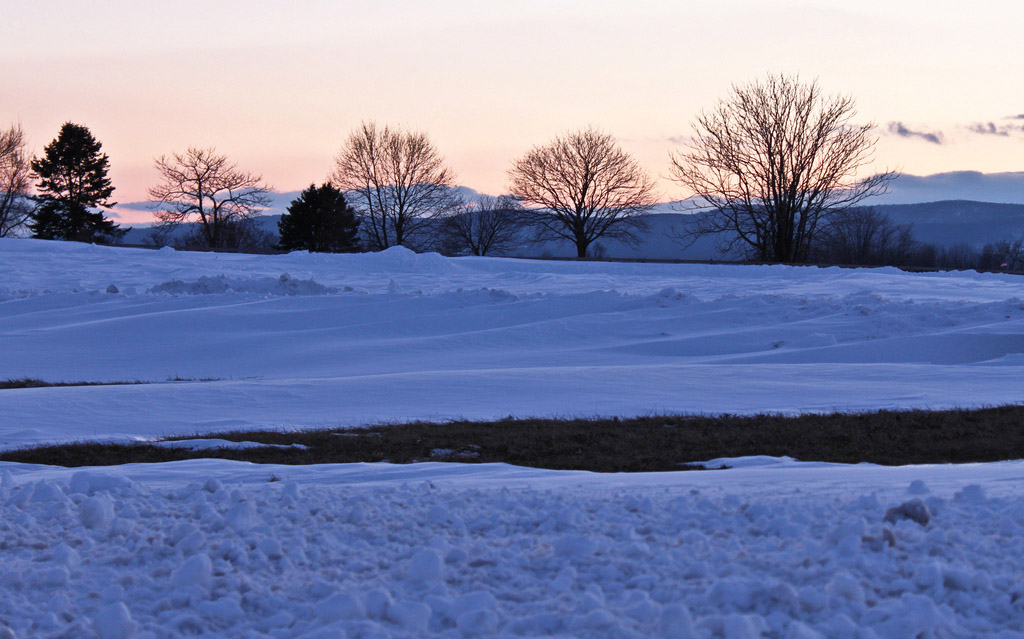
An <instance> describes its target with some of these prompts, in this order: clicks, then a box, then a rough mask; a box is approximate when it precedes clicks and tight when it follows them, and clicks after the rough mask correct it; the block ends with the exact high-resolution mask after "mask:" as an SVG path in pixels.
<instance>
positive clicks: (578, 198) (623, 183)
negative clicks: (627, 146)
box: [508, 129, 655, 257]
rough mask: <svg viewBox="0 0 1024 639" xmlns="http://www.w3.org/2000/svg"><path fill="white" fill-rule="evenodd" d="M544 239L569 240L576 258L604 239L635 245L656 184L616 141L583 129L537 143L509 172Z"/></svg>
mask: <svg viewBox="0 0 1024 639" xmlns="http://www.w3.org/2000/svg"><path fill="white" fill-rule="evenodd" d="M508 175H509V179H510V180H511V189H510V190H511V193H512V195H513V196H515V198H516V199H517V200H519V201H520V202H522V203H524V204H526V205H527V206H528V207H531V208H530V209H528V212H529V213H530V220H531V222H532V224H533V225H534V226H535V227H536V228H537V229H539V231H540V237H541V238H543V239H558V238H561V239H566V240H569V241H571V242H573V243H574V244H575V245H576V254H577V256H578V257H586V255H587V248H588V247H589V246H590V244H591V243H592V242H594V240H597V239H599V238H602V237H608V238H612V239H617V240H620V241H623V242H626V243H628V244H633V243H635V242H636V241H637V240H638V239H639V236H638V233H639V232H640V231H642V230H643V229H644V228H645V227H646V223H645V221H644V218H643V215H644V214H645V213H646V212H647V211H648V209H649V208H650V207H651V206H652V205H653V204H654V203H655V195H654V182H653V181H652V180H651V178H650V177H649V176H648V175H647V174H646V173H645V172H644V171H643V169H641V168H640V165H639V164H637V162H636V160H634V159H633V158H632V157H631V156H630V155H628V154H627V153H626V152H625V151H623V150H622V149H621V148H619V146H618V145H617V144H615V139H614V138H613V137H612V136H611V135H609V134H607V133H602V132H600V131H597V130H595V129H584V130H582V131H576V132H573V133H569V134H567V135H564V136H561V137H558V138H555V139H554V141H552V142H551V143H549V144H547V145H545V146H538V147H534V148H533V149H532V150H531V151H529V152H528V153H527V154H526V155H524V156H523V157H522V158H520V159H519V160H516V162H515V164H513V165H512V168H511V169H510V170H509V172H508Z"/></svg>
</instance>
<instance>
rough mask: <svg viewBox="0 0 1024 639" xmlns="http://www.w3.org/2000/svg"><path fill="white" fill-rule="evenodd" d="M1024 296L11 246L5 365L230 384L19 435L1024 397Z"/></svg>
mask: <svg viewBox="0 0 1024 639" xmlns="http://www.w3.org/2000/svg"><path fill="white" fill-rule="evenodd" d="M284 274H288V275H287V276H285V275H284ZM282 278H284V281H282ZM111 285H113V288H110V287H111ZM108 288H110V290H115V289H116V290H117V291H118V292H116V293H107V292H105V291H107V290H108ZM1022 299H1024V278H1021V277H1017V276H1009V275H979V274H976V273H969V274H968V273H961V274H918V275H912V274H907V273H902V272H899V271H896V270H894V269H860V270H849V269H847V270H844V269H815V268H790V267H755V266H722V265H718V266H702V265H674V264H647V265H637V264H602V263H573V262H531V261H517V260H508V259H479V258H463V259H445V258H443V257H441V256H438V255H436V254H430V255H415V254H413V253H411V252H409V251H406V250H404V249H401V248H398V249H392V250H390V251H387V252H385V253H381V254H370V255H309V254H299V253H294V254H290V255H282V256H250V255H224V254H212V253H184V252H176V251H174V250H171V249H165V250H161V251H151V250H143V249H115V248H106V247H97V246H87V245H80V244H73V243H60V242H41V241H30V240H6V241H4V240H0V353H3V357H2V358H0V379H3V378H11V377H22V376H29V377H38V378H42V379H44V380H47V381H61V380H62V381H114V380H142V381H153V382H166V380H167V379H168V378H175V377H181V378H217V379H219V380H221V381H215V382H196V383H180V382H179V383H155V384H150V385H138V386H103V387H77V388H47V389H25V390H9V391H4V392H3V393H0V446H8V447H9V446H14V445H21V444H25V443H30V442H38V441H48V440H54V439H67V438H82V437H96V438H103V437H126V436H143V437H148V436H155V435H165V434H181V433H201V432H204V431H210V430H223V429H225V428H279V427H292V426H311V425H313V426H315V425H358V424H362V423H367V422H379V421H390V420H406V419H413V418H427V419H444V418H451V417H466V418H495V417H501V416H506V415H510V414H513V415H519V416H526V415H534V416H540V415H563V416H590V415H597V414H601V415H613V414H618V415H636V414H646V413H650V412H705V413H706V412H734V413H751V412H761V411H828V410H832V409H844V410H856V409H871V408H880V407H888V408H905V407H931V408H939V407H953V406H974V405H982V404H1001V403H1009V402H1018V401H1021V400H1022V399H1024V393H1022V392H1021V385H1020V383H1019V380H1020V379H1021V378H1022V373H1024V302H1022V301H1021V300H1022Z"/></svg>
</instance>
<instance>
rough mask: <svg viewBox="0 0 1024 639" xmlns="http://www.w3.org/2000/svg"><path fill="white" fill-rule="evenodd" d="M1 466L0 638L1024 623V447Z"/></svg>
mask: <svg viewBox="0 0 1024 639" xmlns="http://www.w3.org/2000/svg"><path fill="white" fill-rule="evenodd" d="M762 461H764V460H762ZM0 475H2V476H3V479H2V482H0V556H2V558H3V561H2V562H0V621H2V622H3V623H4V624H6V625H7V626H8V630H9V631H10V632H8V633H7V634H5V631H4V629H3V628H2V627H0V636H3V637H10V636H12V635H13V636H15V637H18V638H25V637H69V638H70V637H76V638H77V637H92V636H96V637H100V638H103V639H113V638H117V639H122V638H128V637H136V638H151V637H152V638H156V637H191V636H198V637H247V638H256V637H267V638H269V637H275V638H278V637H280V638H283V637H308V638H314V637H316V638H323V639H334V638H339V637H341V638H345V637H347V638H349V639H354V638H357V637H424V636H438V637H453V638H454V637H478V636H480V637H490V636H500V637H518V636H541V637H609V638H616V639H620V638H621V639H625V638H632V637H636V638H647V637H677V638H678V637H684V638H685V637H700V638H704V639H711V638H716V637H717V638H727V639H754V638H757V637H769V638H771V637H778V638H789V639H813V638H821V637H829V638H836V639H839V638H843V639H846V638H848V639H856V638H861V639H877V638H882V639H907V638H913V637H921V638H926V637H935V638H945V637H997V638H1002V639H1010V638H1011V637H1016V638H1020V637H1024V580H1022V579H1021V575H1024V500H1022V499H1021V498H1022V492H1024V491H1022V488H1024V484H1022V482H1024V463H1022V462H1006V463H997V464H984V465H962V466H916V467H909V466H908V467H901V468H882V467H874V466H866V465H860V466H835V465H820V464H818V465H816V464H799V463H782V464H776V465H772V466H765V467H757V466H753V467H746V468H738V469H734V470H725V471H705V472H688V473H657V474H633V475H595V474H590V473H580V472H553V471H542V470H533V469H525V468H516V467H511V466H505V465H501V464H493V465H461V464H414V465H409V466H391V465H387V464H349V465H333V466H306V467H283V466H274V467H253V466H251V465H248V464H243V463H239V462H230V461H223V460H198V461H189V462H176V463H170V464H153V465H129V466H122V467H117V468H105V469H88V470H85V471H80V470H66V469H54V468H47V467H39V466H24V465H18V464H4V465H0ZM272 477H277V478H280V479H281V481H275V482H272V481H269V480H270V479H271V478H272ZM913 500H920V503H919V509H920V513H926V515H927V517H928V519H927V521H925V520H924V519H923V518H920V517H919V519H921V522H922V523H923V525H922V523H918V522H917V521H914V520H912V519H907V518H904V517H902V516H891V517H889V518H888V521H886V513H887V511H888V510H889V509H890V508H894V507H898V506H900V505H901V504H904V503H906V502H913ZM920 513H918V514H919V515H920Z"/></svg>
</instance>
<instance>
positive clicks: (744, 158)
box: [671, 75, 896, 262]
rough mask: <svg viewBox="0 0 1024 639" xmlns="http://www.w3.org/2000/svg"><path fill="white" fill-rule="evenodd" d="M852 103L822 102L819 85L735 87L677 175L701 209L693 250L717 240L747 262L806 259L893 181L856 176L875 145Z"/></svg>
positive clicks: (703, 121)
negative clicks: (708, 238)
mask: <svg viewBox="0 0 1024 639" xmlns="http://www.w3.org/2000/svg"><path fill="white" fill-rule="evenodd" d="M855 115H856V110H855V107H854V102H853V99H852V98H849V97H844V96H831V97H829V96H824V95H822V93H821V89H819V87H818V84H817V82H811V83H810V84H805V83H802V82H800V81H799V79H798V78H796V77H790V76H784V75H773V76H769V77H768V78H767V79H766V80H764V81H762V82H755V83H752V84H750V85H747V86H739V87H733V91H732V94H731V95H730V96H729V97H728V98H727V99H725V100H722V101H721V102H719V103H718V105H717V106H716V107H715V108H714V109H712V110H711V111H707V112H704V113H702V114H700V115H699V116H698V117H697V120H696V122H695V123H694V125H693V128H694V132H695V133H694V137H693V140H692V141H691V143H690V145H689V149H688V150H687V151H685V152H682V153H679V154H675V155H673V157H672V166H671V171H672V176H673V178H674V179H675V180H676V181H677V182H679V183H680V184H681V185H683V186H684V187H686V188H687V189H689V190H690V191H691V192H693V193H694V195H695V197H696V199H697V201H698V202H699V203H700V204H701V205H703V208H704V209H705V211H704V212H703V213H702V214H700V215H698V216H694V220H693V222H692V223H691V224H690V225H688V227H686V228H685V229H684V230H683V231H682V232H681V233H680V234H679V235H680V238H681V239H683V240H685V241H688V242H690V243H692V241H693V240H695V239H696V238H697V237H700V236H703V235H711V234H719V238H720V242H719V248H720V250H722V251H729V250H732V249H733V248H734V247H735V246H736V245H739V246H741V247H743V248H745V249H746V252H747V254H748V256H749V257H752V258H754V259H758V260H762V261H772V262H804V261H806V260H807V259H808V255H809V253H810V250H811V248H812V247H813V245H814V239H815V236H816V235H817V234H818V233H819V232H820V231H821V230H822V229H824V228H825V226H826V222H827V220H828V218H829V217H830V216H832V215H834V214H836V213H837V212H840V211H845V210H847V209H849V208H850V207H852V206H854V205H856V204H857V203H858V202H860V201H862V200H864V199H865V198H867V197H869V196H872V195H875V194H879V193H883V192H885V190H886V183H887V182H888V181H889V180H891V179H893V178H894V177H895V176H896V174H895V173H892V172H886V173H879V174H875V175H870V176H867V177H864V178H861V177H859V176H858V173H859V172H860V170H861V169H862V168H863V167H864V166H865V165H866V164H867V163H868V162H869V160H870V158H871V154H872V152H873V150H874V145H875V140H874V138H873V137H872V136H871V134H870V132H871V130H872V128H873V125H871V124H861V125H857V124H853V122H852V120H853V118H854V116H855Z"/></svg>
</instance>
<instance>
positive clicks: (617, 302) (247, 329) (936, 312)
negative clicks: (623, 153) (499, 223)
mask: <svg viewBox="0 0 1024 639" xmlns="http://www.w3.org/2000/svg"><path fill="white" fill-rule="evenodd" d="M1021 299H1024V279H1021V278H1015V277H1012V276H1005V275H979V274H976V273H944V274H907V273H902V272H899V271H896V270H894V269H860V270H842V269H813V268H792V267H757V266H749V267H746V266H703V265H676V264H643V265H640V264H604V263H577V262H532V261H517V260H507V259H480V258H464V259H446V258H443V257H440V256H438V255H416V254H413V253H411V252H409V251H405V250H404V249H391V250H389V251H385V252H382V253H378V254H369V255H311V254H305V253H292V254H289V255H281V256H247V255H234V254H232V255H225V254H213V253H183V252H177V251H173V250H160V251H147V250H133V249H114V248H106V247H98V246H87V245H80V244H74V243H61V242H42V241H32V240H0V353H3V357H2V358H0V379H4V378H15V377H26V376H28V377H39V378H43V379H45V380H50V381H61V380H63V381H78V380H81V381H135V380H138V381H145V382H152V383H148V384H136V385H115V386H89V387H61V388H36V389H16V390H3V391H0V445H2V446H4V447H14V446H21V445H26V444H31V443H38V442H47V441H67V440H80V439H104V440H111V439H113V440H140V439H143V440H145V439H151V438H154V437H159V436H163V435H187V436H189V437H191V439H190V440H186V441H184V442H183V443H178V444H169V445H179V446H188V447H192V448H197V449H200V450H201V449H203V448H208V447H220V446H225V445H233V446H234V445H239V446H248V445H252V444H253V443H252V442H242V443H230V442H224V441H222V440H217V439H213V438H207V437H204V435H205V434H207V433H210V432H213V431H218V430H225V429H246V428H282V429H288V428H295V427H308V426H318V425H332V426H353V425H360V424H364V423H380V422H387V421H390V420H400V419H444V418H449V417H477V418H490V417H503V416H506V415H518V416H529V415H560V416H571V415H597V414H601V415H637V414H650V413H657V412H663V411H668V412H700V413H716V412H731V413H755V412H764V411H770V412H808V411H811V412H813V411H825V410H832V409H842V410H857V409H870V408H908V407H944V406H979V405H986V404H999V403H1005V402H1019V401H1020V400H1021V395H1020V383H1019V380H1020V378H1021V373H1022V372H1024V371H1022V370H1021V368H1022V367H1024V338H1022V337H1021V336H1022V335H1024V330H1022V329H1024V308H1022V307H1024V303H1022V302H1021ZM181 378H186V379H196V380H205V379H214V380H216V381H167V380H169V379H181ZM448 452H450V451H446V450H441V449H439V450H437V451H434V453H435V454H436V455H445V454H447V453H448ZM680 461H681V462H684V461H688V460H680ZM689 461H708V463H709V465H710V466H713V467H722V466H727V467H729V469H727V470H715V471H703V472H676V473H635V474H593V473H585V472H569V471H548V470H541V469H531V468H520V467H514V466H508V465H504V464H458V463H439V462H425V463H417V464H410V465H401V466H396V465H390V464H330V465H315V466H271V465H255V464H248V463H242V462H233V461H228V460H220V459H201V460H190V461H185V462H173V463H164V464H128V465H123V466H118V467H108V468H86V469H63V468H57V467H47V466H32V465H25V464H15V463H2V464H0V558H2V561H0V638H3V639H10V638H11V637H14V638H16V639H24V638H25V637H100V638H106V637H117V638H127V637H132V638H136V639H139V638H155V637H169V636H200V637H245V638H255V637H259V638H275V639H276V638H282V639H283V638H291V637H295V638H299V637H306V638H311V637H325V638H327V637H330V638H335V637H348V638H356V637H422V636H439V637H452V638H456V637H517V636H555V637H614V638H627V639H628V638H631V637H697V638H700V639H717V638H733V637H737V638H746V637H772V638H774V637H780V638H783V637H784V638H791V639H802V638H818V637H827V638H830V639H831V638H836V639H839V638H847V637H849V638H865V639H888V638H894V639H895V638H901V639H902V638H904V637H922V638H924V637H980V636H985V637H1002V638H1010V637H1018V638H1020V637H1024V582H1022V580H1021V575H1022V574H1024V461H1016V462H1002V463H993V464H962V465H930V466H904V467H880V466H875V465H872V464H856V465H843V464H830V463H820V462H815V461H813V460H810V461H800V460H795V459H792V458H787V457H768V456H754V457H747V458H722V459H717V460H689Z"/></svg>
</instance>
